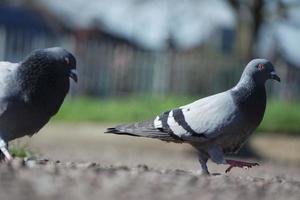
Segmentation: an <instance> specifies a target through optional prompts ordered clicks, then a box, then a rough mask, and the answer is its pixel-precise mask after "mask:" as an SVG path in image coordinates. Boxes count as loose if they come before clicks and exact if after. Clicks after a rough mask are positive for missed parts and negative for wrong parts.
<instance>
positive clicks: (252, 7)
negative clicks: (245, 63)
mask: <svg viewBox="0 0 300 200" xmlns="http://www.w3.org/2000/svg"><path fill="white" fill-rule="evenodd" d="M228 2H229V3H230V5H231V6H232V8H233V9H234V10H235V12H236V15H237V16H238V27H239V30H238V32H239V33H240V34H243V35H241V36H240V40H241V41H240V43H242V44H241V46H243V47H241V48H243V49H244V51H243V49H242V52H244V53H242V55H241V56H242V57H243V59H246V60H248V59H250V58H252V57H253V49H254V45H255V41H256V40H257V37H258V31H259V29H260V26H261V24H262V22H263V8H264V4H265V3H264V0H250V1H242V0H228ZM247 13H249V14H250V15H248V14H247ZM245 26H247V27H245ZM245 29H246V30H245ZM245 44H246V45H245Z"/></svg>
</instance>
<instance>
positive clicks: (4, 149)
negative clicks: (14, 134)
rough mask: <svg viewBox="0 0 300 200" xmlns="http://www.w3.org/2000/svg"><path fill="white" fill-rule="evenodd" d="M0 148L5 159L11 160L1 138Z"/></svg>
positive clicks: (5, 144)
mask: <svg viewBox="0 0 300 200" xmlns="http://www.w3.org/2000/svg"><path fill="white" fill-rule="evenodd" d="M0 150H1V152H2V153H3V155H4V157H5V160H6V161H11V160H12V159H13V157H12V156H11V155H10V153H9V152H8V150H7V143H6V142H5V141H4V140H3V139H2V138H0Z"/></svg>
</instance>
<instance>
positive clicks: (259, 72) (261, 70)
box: [243, 59, 280, 84]
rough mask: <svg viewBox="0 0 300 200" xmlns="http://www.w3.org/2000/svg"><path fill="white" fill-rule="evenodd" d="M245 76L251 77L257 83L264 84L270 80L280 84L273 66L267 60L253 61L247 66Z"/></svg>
mask: <svg viewBox="0 0 300 200" xmlns="http://www.w3.org/2000/svg"><path fill="white" fill-rule="evenodd" d="M243 76H250V77H251V78H253V79H254V81H255V82H256V83H259V84H264V83H265V82H266V81H267V80H268V79H273V80H276V81H278V82H280V78H279V76H278V75H277V74H276V72H275V69H274V66H273V64H272V63H271V62H270V61H268V60H266V59H253V60H251V61H250V62H249V63H248V65H247V66H246V68H245V70H244V73H243Z"/></svg>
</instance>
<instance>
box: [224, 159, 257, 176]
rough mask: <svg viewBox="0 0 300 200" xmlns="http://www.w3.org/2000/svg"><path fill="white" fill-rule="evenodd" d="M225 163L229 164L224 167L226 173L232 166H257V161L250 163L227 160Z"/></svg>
mask: <svg viewBox="0 0 300 200" xmlns="http://www.w3.org/2000/svg"><path fill="white" fill-rule="evenodd" d="M226 163H227V164H229V165H230V166H229V167H228V168H227V169H226V171H225V172H226V173H227V172H230V170H231V169H232V168H234V167H239V168H251V167H254V166H258V165H259V164H258V163H250V162H243V161H238V160H227V159H226Z"/></svg>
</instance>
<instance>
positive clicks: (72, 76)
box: [69, 69, 78, 83]
mask: <svg viewBox="0 0 300 200" xmlns="http://www.w3.org/2000/svg"><path fill="white" fill-rule="evenodd" d="M69 76H70V78H71V79H73V80H74V81H75V82H76V83H77V81H78V77H77V73H76V69H71V71H70V74H69Z"/></svg>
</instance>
